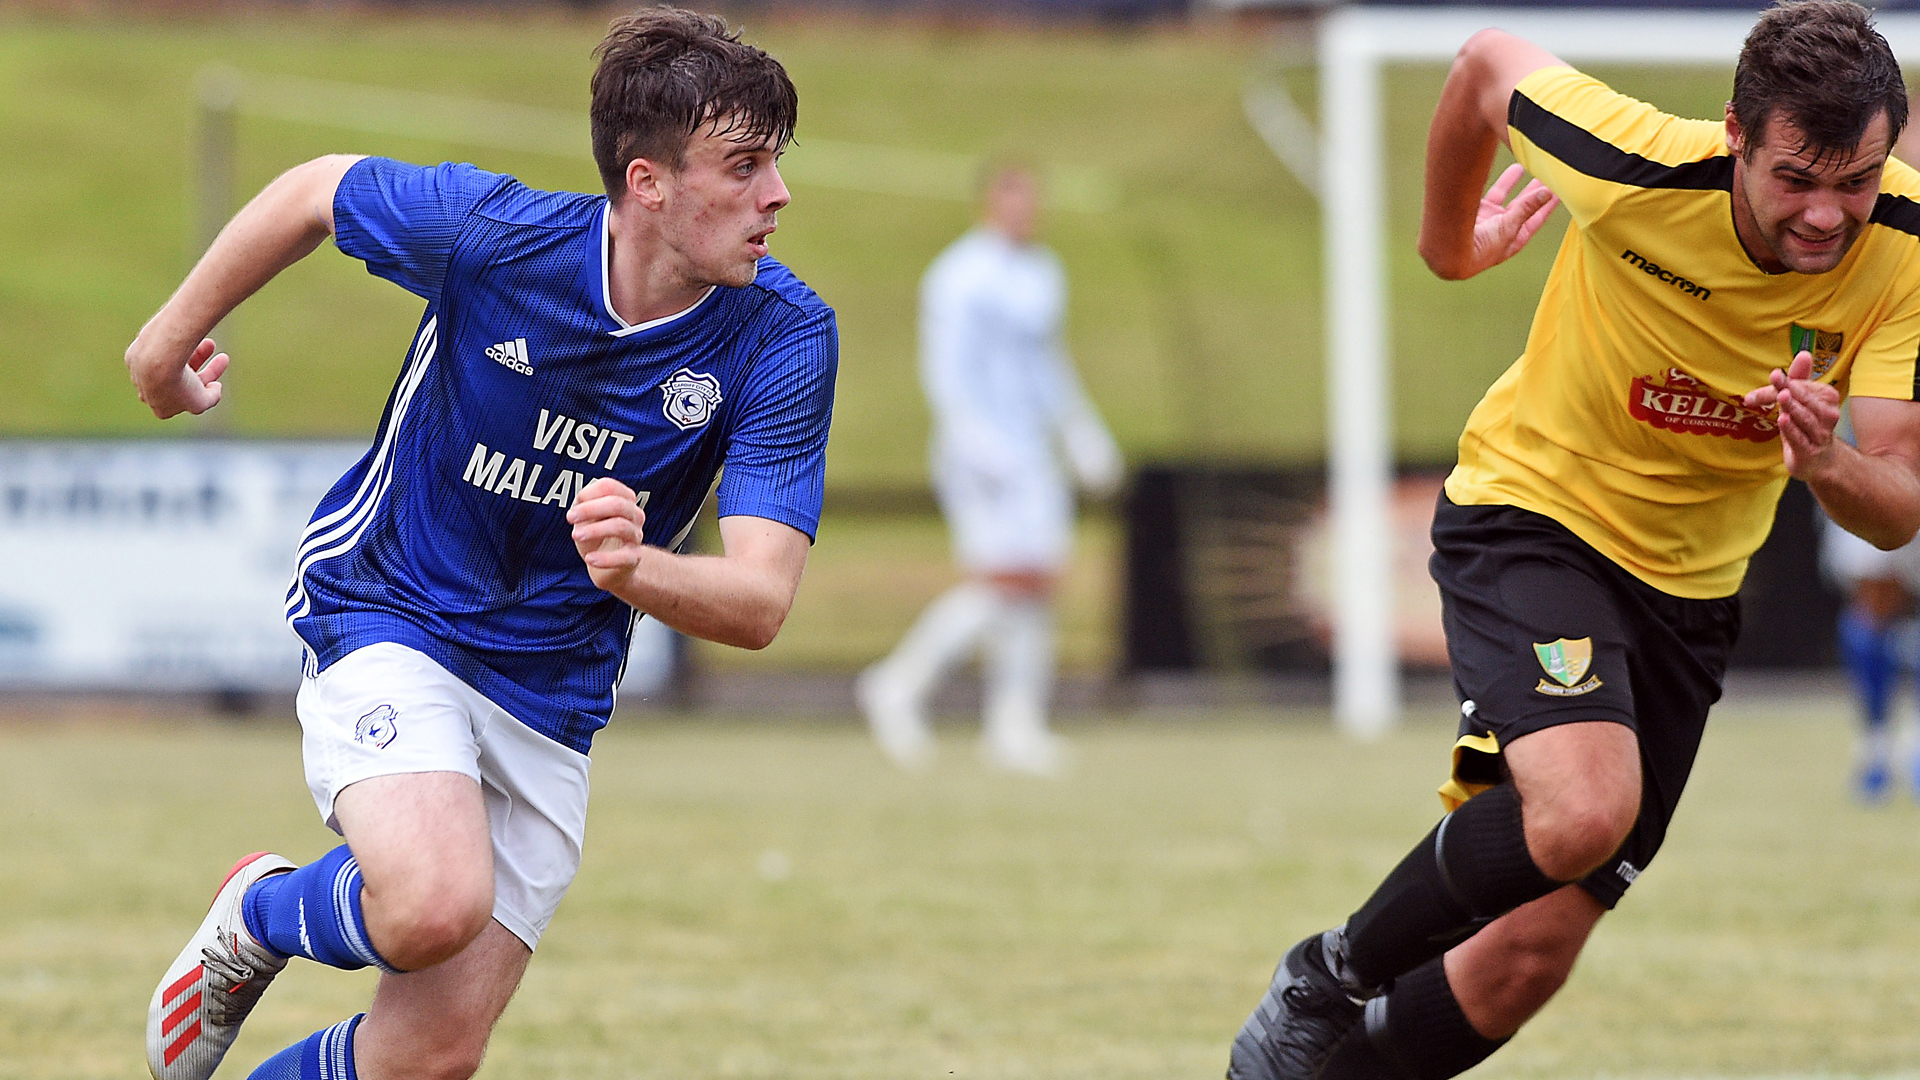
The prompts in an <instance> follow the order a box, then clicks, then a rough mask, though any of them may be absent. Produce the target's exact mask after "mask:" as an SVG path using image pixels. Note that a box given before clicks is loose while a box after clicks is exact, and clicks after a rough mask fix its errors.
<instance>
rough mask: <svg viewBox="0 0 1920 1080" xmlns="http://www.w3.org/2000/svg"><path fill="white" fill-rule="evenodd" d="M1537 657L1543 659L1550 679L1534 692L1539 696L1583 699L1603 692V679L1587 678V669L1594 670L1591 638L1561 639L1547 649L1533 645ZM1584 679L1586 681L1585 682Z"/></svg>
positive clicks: (1553, 642) (1544, 681) (1546, 647)
mask: <svg viewBox="0 0 1920 1080" xmlns="http://www.w3.org/2000/svg"><path fill="white" fill-rule="evenodd" d="M1533 655H1535V656H1536V657H1539V659H1540V666H1541V667H1542V668H1544V669H1545V670H1546V673H1547V677H1548V678H1550V679H1552V680H1553V681H1552V682H1548V681H1547V680H1546V679H1541V680H1540V685H1539V686H1536V687H1534V688H1533V689H1534V690H1535V691H1536V692H1537V693H1542V694H1547V695H1549V696H1552V697H1579V696H1580V695H1582V694H1591V693H1593V692H1594V691H1595V690H1598V689H1600V687H1601V685H1602V684H1601V682H1600V676H1598V675H1595V676H1593V677H1592V678H1587V669H1588V668H1590V667H1592V666H1593V639H1592V638H1590V637H1583V638H1575V639H1572V640H1569V639H1567V638H1560V639H1559V640H1557V641H1550V642H1548V643H1546V644H1545V645H1542V644H1540V643H1539V642H1537V641H1536V642H1534V643H1533ZM1581 679H1586V681H1585V682H1581V681H1580V680H1581Z"/></svg>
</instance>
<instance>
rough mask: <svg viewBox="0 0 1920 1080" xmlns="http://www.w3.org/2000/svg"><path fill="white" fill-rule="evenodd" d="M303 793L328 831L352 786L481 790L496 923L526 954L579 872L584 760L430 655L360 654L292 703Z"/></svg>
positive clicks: (376, 648)
mask: <svg viewBox="0 0 1920 1080" xmlns="http://www.w3.org/2000/svg"><path fill="white" fill-rule="evenodd" d="M296 704H297V709H298V711H299V714H300V728H301V731H302V732H303V738H302V743H301V751H302V755H303V757H304V758H305V761H306V769H307V787H309V788H311V789H312V791H313V802H314V805H315V806H317V807H319V808H320V816H321V817H322V818H323V819H325V820H326V823H327V827H328V828H330V829H332V830H333V831H335V832H339V831H340V823H339V822H338V821H337V820H336V819H335V818H334V814H333V801H334V799H335V798H337V797H338V796H339V794H340V792H341V791H343V790H345V788H346V787H347V786H348V785H349V784H353V783H357V782H358V781H361V780H365V779H368V778H369V777H374V776H392V775H395V774H399V773H418V772H457V773H464V774H465V775H467V776H470V777H472V778H473V779H474V780H475V781H477V782H478V783H479V784H480V791H481V794H482V796H483V797H484V798H485V799H486V806H487V823H488V826H489V828H490V829H491V831H492V833H493V888H494V894H493V895H494V901H493V917H494V918H495V919H496V920H498V921H499V923H500V925H502V926H504V927H506V928H507V929H508V930H511V931H513V934H514V936H515V937H517V938H519V939H520V940H521V941H524V942H526V943H527V948H529V949H531V948H533V947H534V946H535V945H536V944H538V943H539V941H540V935H541V934H542V933H544V932H545V931H546V929H547V924H548V923H550V922H552V921H553V913H554V912H555V911H556V910H558V909H559V907H560V898H561V897H563V896H565V895H566V893H567V887H568V886H569V885H571V884H573V876H574V874H575V873H576V872H577V871H578V870H579V869H580V844H581V841H582V840H583V839H584V838H585V836H586V828H587V756H586V755H585V754H582V753H579V752H578V751H575V750H572V749H569V748H567V747H565V746H562V745H560V744H559V743H557V742H554V741H553V740H552V739H549V738H547V737H546V736H544V735H542V734H540V733H539V732H537V731H534V730H533V729H532V728H530V727H528V726H527V725H525V724H523V723H521V722H520V721H519V720H517V719H515V718H514V717H513V716H512V715H510V714H508V713H507V712H506V710H504V709H502V708H500V707H499V706H498V705H495V704H494V703H493V702H491V701H489V700H487V698H486V697H484V696H483V695H481V693H480V692H479V691H478V690H475V689H474V688H473V687H471V686H468V685H467V684H466V683H464V682H462V681H461V680H460V679H458V678H456V677H455V676H454V675H453V674H452V673H451V672H449V671H447V669H445V668H443V667H441V666H440V665H439V664H437V663H435V662H434V661H433V660H432V659H430V658H429V657H427V656H426V655H425V654H423V653H421V652H419V651H417V650H414V649H409V648H407V647H406V646H405V645H396V644H392V643H383V644H378V645H369V646H367V647H366V648H363V649H356V650H354V651H353V652H351V653H348V654H347V655H346V656H343V657H341V658H340V659H339V660H337V661H335V662H334V663H333V665H332V666H331V667H329V668H327V669H326V670H325V671H323V672H321V673H320V674H319V676H318V677H316V678H310V679H303V680H301V683H300V696H299V699H298V701H297V703H296Z"/></svg>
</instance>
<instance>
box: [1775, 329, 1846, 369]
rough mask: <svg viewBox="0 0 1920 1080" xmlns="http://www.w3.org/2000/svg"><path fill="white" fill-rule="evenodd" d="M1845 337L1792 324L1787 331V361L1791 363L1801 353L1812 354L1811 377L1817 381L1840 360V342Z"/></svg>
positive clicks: (1834, 332)
mask: <svg viewBox="0 0 1920 1080" xmlns="http://www.w3.org/2000/svg"><path fill="white" fill-rule="evenodd" d="M1844 336H1845V335H1843V334H1842V333H1840V331H1838V330H1815V329H1814V328H1812V327H1810V326H1801V325H1800V324H1799V323H1794V324H1793V326H1792V327H1791V328H1790V329H1788V331H1787V338H1788V340H1789V342H1790V346H1789V348H1788V349H1787V359H1788V360H1789V361H1791V360H1792V359H1793V358H1794V357H1796V356H1799V355H1800V354H1801V353H1803V352H1809V353H1812V354H1813V377H1814V378H1816V379H1818V378H1820V377H1822V376H1824V375H1825V374H1826V373H1827V372H1829V371H1832V370H1833V365H1834V364H1835V363H1836V362H1838V361H1839V359H1840V340H1841V338H1843V337H1844Z"/></svg>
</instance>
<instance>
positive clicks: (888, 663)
mask: <svg viewBox="0 0 1920 1080" xmlns="http://www.w3.org/2000/svg"><path fill="white" fill-rule="evenodd" d="M1001 608H1002V601H1001V598H1000V593H999V592H998V590H995V589H993V588H992V587H990V586H987V585H983V584H980V583H978V582H973V581H968V582H962V583H961V584H959V585H955V586H954V587H953V588H951V589H948V590H947V591H946V592H944V593H942V594H940V596H939V597H938V598H937V599H935V600H934V602H933V603H931V604H928V605H927V610H925V611H923V612H921V613H920V617H919V618H918V619H916V620H914V623H913V627H912V628H911V629H909V630H908V631H907V634H906V636H905V637H903V638H901V639H900V644H898V645H896V646H894V648H893V652H891V653H889V654H888V655H887V658H886V659H884V660H882V661H880V662H879V663H877V664H874V665H873V666H872V667H870V668H868V669H867V670H866V671H864V672H862V673H861V675H860V681H859V683H858V684H857V685H856V687H855V693H856V695H857V696H858V698H859V701H860V707H861V709H862V710H863V711H864V712H865V713H866V714H867V724H868V726H869V727H870V728H872V730H873V735H874V738H875V739H876V740H877V741H878V742H879V743H880V748H881V749H882V750H885V751H886V752H887V754H888V756H890V757H892V758H893V759H894V761H895V762H897V763H898V764H900V765H902V766H904V767H907V768H917V767H920V766H923V765H925V764H926V763H927V761H928V760H929V759H931V758H932V756H933V733H932V731H931V729H930V728H929V727H928V725H927V715H926V713H927V699H928V698H929V697H931V696H932V694H933V688H934V686H935V685H936V684H937V683H938V682H939V681H940V679H941V678H942V677H943V676H945V675H946V673H947V672H948V671H949V670H951V669H952V668H953V666H954V665H955V664H957V663H959V662H960V660H962V659H963V658H965V657H966V656H967V655H968V654H969V653H971V652H972V651H973V649H974V646H975V644H976V643H977V642H978V641H979V638H980V635H981V633H982V632H983V631H985V630H986V629H987V627H988V626H989V625H991V624H992V623H994V622H995V621H996V616H998V615H999V614H1000V611H1001Z"/></svg>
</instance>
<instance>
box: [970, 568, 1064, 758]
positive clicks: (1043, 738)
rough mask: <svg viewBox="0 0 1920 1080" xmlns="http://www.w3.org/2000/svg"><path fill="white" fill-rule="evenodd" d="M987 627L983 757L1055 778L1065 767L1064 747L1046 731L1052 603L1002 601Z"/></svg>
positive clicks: (1049, 685) (1019, 600) (1022, 600)
mask: <svg viewBox="0 0 1920 1080" xmlns="http://www.w3.org/2000/svg"><path fill="white" fill-rule="evenodd" d="M1001 605H1002V606H1001V609H1000V617H999V618H998V619H996V620H995V621H994V624H993V625H992V626H991V627H989V628H988V638H987V642H986V647H985V650H984V651H985V657H984V659H985V664H984V671H983V672H982V674H983V676H984V679H983V686H982V691H983V694H984V701H983V706H984V707H983V710H982V712H983V717H982V719H983V721H984V730H983V731H982V733H981V734H982V735H983V737H984V740H985V741H984V742H983V744H982V746H981V752H982V753H983V754H985V755H986V758H987V761H988V762H989V763H991V764H993V765H997V766H999V767H1000V768H1003V769H1011V770H1015V771H1018V772H1026V773H1033V774H1035V775H1037V776H1055V775H1058V774H1059V773H1060V771H1061V770H1062V769H1063V768H1064V767H1065V765H1066V754H1065V749H1066V748H1065V746H1064V745H1063V744H1062V743H1061V741H1060V739H1059V738H1058V737H1057V736H1055V735H1054V734H1053V733H1052V732H1050V731H1048V730H1047V704H1048V701H1049V699H1051V698H1052V696H1053V663H1054V661H1053V604H1052V602H1051V601H1049V600H1041V599H1036V598H1031V597H1027V598H1021V599H1017V600H1015V599H1004V600H1002V601H1001Z"/></svg>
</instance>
